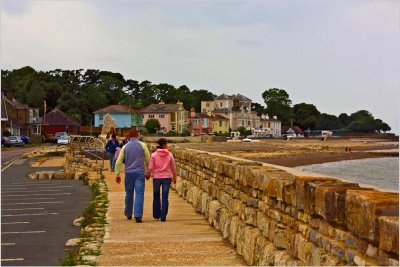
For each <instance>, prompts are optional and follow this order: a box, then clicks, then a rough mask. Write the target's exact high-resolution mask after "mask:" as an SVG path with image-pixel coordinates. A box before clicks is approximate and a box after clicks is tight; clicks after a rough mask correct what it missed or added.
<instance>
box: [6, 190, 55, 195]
mask: <svg viewBox="0 0 400 267" xmlns="http://www.w3.org/2000/svg"><path fill="white" fill-rule="evenodd" d="M38 191H41V192H56V191H61V190H55V189H50V190H35V191H1V193H2V194H7V193H36V192H38Z"/></svg>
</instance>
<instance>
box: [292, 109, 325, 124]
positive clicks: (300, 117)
mask: <svg viewBox="0 0 400 267" xmlns="http://www.w3.org/2000/svg"><path fill="white" fill-rule="evenodd" d="M320 115H321V113H320V112H319V111H318V109H317V108H316V107H315V106H314V105H313V104H306V103H300V104H296V105H294V106H293V117H294V124H296V125H298V126H300V128H302V129H316V128H317V126H318V122H319V117H320Z"/></svg>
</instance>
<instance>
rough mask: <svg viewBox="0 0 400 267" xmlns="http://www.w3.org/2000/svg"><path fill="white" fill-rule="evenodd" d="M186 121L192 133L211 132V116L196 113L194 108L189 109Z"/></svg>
mask: <svg viewBox="0 0 400 267" xmlns="http://www.w3.org/2000/svg"><path fill="white" fill-rule="evenodd" d="M188 123H189V127H188V128H189V131H190V133H191V134H192V135H202V134H212V133H213V117H212V116H211V115H208V114H206V113H196V112H195V111H194V108H192V109H191V111H190V114H189V117H188Z"/></svg>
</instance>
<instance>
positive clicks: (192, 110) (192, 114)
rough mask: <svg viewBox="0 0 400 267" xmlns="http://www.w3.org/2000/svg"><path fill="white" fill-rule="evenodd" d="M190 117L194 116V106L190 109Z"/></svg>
mask: <svg viewBox="0 0 400 267" xmlns="http://www.w3.org/2000/svg"><path fill="white" fill-rule="evenodd" d="M190 117H192V118H194V117H196V111H195V110H194V107H192V108H191V109H190Z"/></svg>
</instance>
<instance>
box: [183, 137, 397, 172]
mask: <svg viewBox="0 0 400 267" xmlns="http://www.w3.org/2000/svg"><path fill="white" fill-rule="evenodd" d="M386 142H387V143H386ZM176 146H179V147H181V148H192V149H199V150H204V151H208V152H219V153H222V154H227V155H232V156H236V157H241V158H246V159H251V160H257V161H261V162H265V163H270V164H276V165H280V166H285V167H297V166H303V165H310V164H320V163H326V162H335V161H342V160H353V159H364V158H381V157H398V156H399V152H386V151H385V152H373V151H378V150H393V149H398V148H399V144H398V142H393V140H385V139H370V138H369V139H368V138H357V139H328V140H327V141H320V140H316V139H292V140H289V141H284V140H270V139H266V140H262V141H261V142H254V143H243V142H241V143H228V142H221V143H216V142H214V143H205V144H204V143H203V144H201V146H199V144H194V143H186V144H177V145H176ZM346 147H347V148H351V152H349V151H347V152H346Z"/></svg>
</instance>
